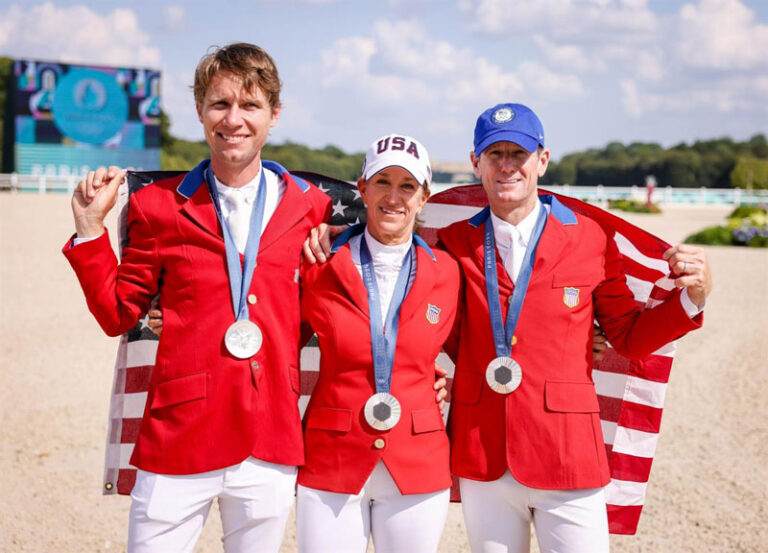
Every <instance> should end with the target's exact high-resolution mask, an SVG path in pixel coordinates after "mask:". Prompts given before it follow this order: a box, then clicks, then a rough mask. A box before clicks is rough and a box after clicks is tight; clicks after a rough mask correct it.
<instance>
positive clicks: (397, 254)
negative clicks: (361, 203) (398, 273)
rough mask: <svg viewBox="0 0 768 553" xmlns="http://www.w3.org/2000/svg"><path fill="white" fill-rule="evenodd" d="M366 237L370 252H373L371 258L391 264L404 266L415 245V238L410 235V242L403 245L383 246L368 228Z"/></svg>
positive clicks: (366, 228) (365, 232)
mask: <svg viewBox="0 0 768 553" xmlns="http://www.w3.org/2000/svg"><path fill="white" fill-rule="evenodd" d="M364 236H365V243H366V244H367V245H368V251H370V252H371V258H372V259H373V260H374V261H384V260H386V261H388V262H390V263H399V264H402V262H403V258H404V257H405V254H406V253H408V250H409V249H410V248H411V244H412V243H413V236H412V235H409V236H408V240H406V241H405V242H403V243H402V244H395V245H393V246H389V245H387V244H382V243H381V242H379V241H378V240H376V239H375V238H374V237H373V236H372V235H371V233H370V232H368V227H365V231H364Z"/></svg>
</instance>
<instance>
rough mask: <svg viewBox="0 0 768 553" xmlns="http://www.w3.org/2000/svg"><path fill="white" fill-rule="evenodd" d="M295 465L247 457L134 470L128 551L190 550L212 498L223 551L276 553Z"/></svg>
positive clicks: (182, 552)
mask: <svg viewBox="0 0 768 553" xmlns="http://www.w3.org/2000/svg"><path fill="white" fill-rule="evenodd" d="M296 472H297V469H296V467H293V466H287V465H278V464H274V463H267V462H266V461H261V460H259V459H254V458H253V457H249V458H248V459H246V460H245V461H243V462H242V463H240V464H238V465H233V466H231V467H227V468H223V469H219V470H214V471H211V472H204V473H199V474H185V475H166V474H155V473H151V472H146V471H143V470H139V471H138V475H137V477H136V485H135V486H134V487H133V491H132V492H131V498H132V499H133V502H132V503H131V512H130V523H129V527H128V553H167V552H169V551H173V552H178V553H187V552H189V553H191V552H192V550H193V549H194V547H195V543H196V542H197V539H198V538H199V536H200V532H201V531H202V529H203V525H204V524H205V520H206V518H207V517H208V511H209V510H210V508H211V504H212V503H213V500H214V499H218V501H219V510H220V511H221V523H222V526H223V530H224V535H223V537H222V542H223V545H224V551H225V552H226V553H277V551H278V550H279V549H280V543H281V542H282V540H283V534H284V533H285V523H286V521H287V519H288V513H289V512H290V510H291V506H292V505H293V497H294V487H295V485H296Z"/></svg>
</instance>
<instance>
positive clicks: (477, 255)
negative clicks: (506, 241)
mask: <svg viewBox="0 0 768 553" xmlns="http://www.w3.org/2000/svg"><path fill="white" fill-rule="evenodd" d="M468 240H469V243H470V244H471V245H472V256H473V257H474V260H475V264H476V266H477V267H479V268H480V273H481V275H482V277H483V282H485V223H483V224H482V225H478V226H477V227H470V230H469V236H468ZM494 255H495V256H496V277H497V280H498V283H499V295H500V296H501V297H502V298H505V299H506V298H507V297H509V296H510V295H512V291H513V290H514V289H515V284H514V283H513V282H512V279H511V278H510V276H509V275H508V274H507V270H506V269H505V268H504V261H502V259H501V256H500V255H499V249H498V248H496V251H495V252H494ZM501 303H502V308H503V307H504V306H505V305H506V302H504V301H502V302H501Z"/></svg>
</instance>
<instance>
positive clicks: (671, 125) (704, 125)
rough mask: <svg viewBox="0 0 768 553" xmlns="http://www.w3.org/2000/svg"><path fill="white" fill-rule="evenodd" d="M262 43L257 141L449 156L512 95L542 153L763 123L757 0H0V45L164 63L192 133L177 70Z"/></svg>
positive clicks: (184, 78) (739, 131)
mask: <svg viewBox="0 0 768 553" xmlns="http://www.w3.org/2000/svg"><path fill="white" fill-rule="evenodd" d="M233 41H248V42H253V43H256V44H259V45H260V46H263V47H264V48H265V49H266V50H267V51H268V52H270V54H271V55H272V56H273V57H274V58H275V61H276V62H277V65H278V68H279V70H280V74H281V78H282V80H283V83H284V87H283V104H284V108H283V113H282V117H281V120H280V123H279V124H278V126H277V127H276V128H275V129H274V131H273V133H272V137H271V140H272V141H273V142H276V143H280V142H283V141H284V140H292V141H295V142H300V143H304V144H307V145H309V146H312V147H322V146H325V145H326V144H335V145H337V146H339V147H341V148H343V149H344V150H346V151H361V150H364V149H365V147H366V146H367V145H368V144H369V143H370V142H372V141H373V140H374V139H375V138H377V137H378V136H380V135H383V134H387V133H390V132H401V133H406V134H411V135H413V136H415V137H417V138H418V139H420V140H421V141H422V142H423V143H424V144H425V145H426V146H427V148H428V149H429V151H430V154H431V156H432V158H433V160H436V161H442V162H456V161H466V160H467V156H468V152H469V150H470V149H471V147H472V132H473V128H474V122H475V119H476V118H477V115H478V114H479V113H480V112H481V111H482V110H483V109H485V108H487V107H490V106H493V105H495V104H496V103H499V102H505V101H515V102H522V103H525V104H528V105H529V106H530V107H532V108H533V109H534V110H535V111H536V112H537V113H538V114H539V116H540V118H541V119H542V122H543V124H544V128H545V133H546V135H547V145H548V147H549V148H550V149H551V150H552V154H553V156H554V159H559V158H560V157H561V156H562V155H563V154H565V153H568V152H572V151H576V150H582V149H585V148H589V147H601V146H603V145H605V144H606V143H608V142H610V141H614V140H617V141H621V142H625V143H628V142H632V141H653V142H658V143H661V144H663V145H665V146H671V145H674V144H676V143H678V142H691V141H693V140H696V139H708V138H715V137H720V136H730V137H732V138H734V139H736V140H745V139H747V138H749V137H750V136H752V135H754V134H756V133H758V132H762V133H767V132H768V2H763V1H762V0H749V1H747V0H695V1H694V0H689V1H687V2H686V1H677V0H668V1H664V0H536V1H533V0H528V1H527V2H519V1H516V0H455V1H447V0H446V1H438V0H378V1H377V2H367V1H362V0H359V1H352V0H346V1H345V0H282V1H279V0H247V1H246V0H230V1H218V2H184V3H181V2H173V1H169V2H165V1H163V0H155V1H151V2H150V1H145V0H134V1H132V2H130V3H128V2H112V1H105V0H102V1H95V0H88V1H79V2H78V1H64V0H57V1H50V2H36V1H35V0H32V1H30V0H26V1H25V2H23V3H22V2H8V1H7V0H0V55H7V56H11V57H32V58H39V59H48V60H57V61H64V62H72V63H98V64H107V65H108V64H116V65H137V66H148V67H154V68H159V69H161V70H162V71H163V85H162V94H163V106H164V109H165V110H166V111H167V112H168V114H169V115H170V117H171V120H172V132H173V133H175V134H177V135H179V136H183V137H185V138H192V139H198V138H201V137H202V132H201V130H200V125H199V123H198V121H197V117H196V115H195V111H194V103H193V100H192V96H191V93H190V91H189V88H188V87H189V85H190V84H191V82H192V76H193V72H194V68H195V65H196V64H197V62H198V60H199V59H200V57H201V56H202V55H203V54H204V53H205V52H206V50H207V49H208V48H209V47H210V46H211V45H223V44H226V43H229V42H233Z"/></svg>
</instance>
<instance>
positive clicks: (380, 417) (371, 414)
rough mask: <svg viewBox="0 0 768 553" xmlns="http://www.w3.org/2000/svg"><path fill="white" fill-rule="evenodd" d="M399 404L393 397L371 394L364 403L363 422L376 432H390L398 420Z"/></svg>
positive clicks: (383, 394)
mask: <svg viewBox="0 0 768 553" xmlns="http://www.w3.org/2000/svg"><path fill="white" fill-rule="evenodd" d="M401 411H402V409H401V407H400V402H399V401H397V399H396V398H395V396H393V395H391V394H387V393H384V392H381V393H378V394H373V395H372V396H371V397H369V398H368V401H366V402H365V407H364V408H363V413H364V414H365V422H367V423H368V424H369V425H370V426H371V428H374V429H376V430H390V429H391V428H394V427H395V425H396V424H397V423H398V421H399V420H400V412H401Z"/></svg>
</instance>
